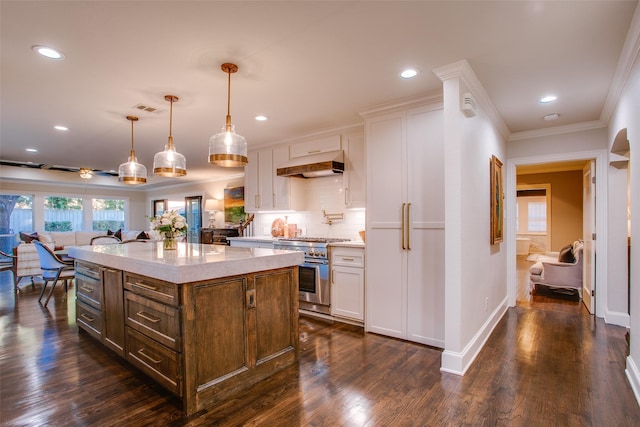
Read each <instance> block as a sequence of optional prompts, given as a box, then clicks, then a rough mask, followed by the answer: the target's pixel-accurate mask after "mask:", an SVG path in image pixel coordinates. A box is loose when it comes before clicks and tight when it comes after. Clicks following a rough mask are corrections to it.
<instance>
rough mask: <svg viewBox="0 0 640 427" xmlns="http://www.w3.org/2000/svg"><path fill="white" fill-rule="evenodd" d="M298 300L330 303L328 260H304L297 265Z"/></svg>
mask: <svg viewBox="0 0 640 427" xmlns="http://www.w3.org/2000/svg"><path fill="white" fill-rule="evenodd" d="M298 271H299V277H298V287H299V290H300V301H305V302H308V303H312V304H321V305H330V304H331V295H330V294H329V292H330V288H329V261H328V260H305V261H304V263H302V264H300V265H299V266H298Z"/></svg>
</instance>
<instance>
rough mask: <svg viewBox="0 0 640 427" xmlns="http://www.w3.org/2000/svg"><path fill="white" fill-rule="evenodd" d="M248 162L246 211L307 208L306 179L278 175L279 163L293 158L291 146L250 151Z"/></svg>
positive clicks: (246, 172)
mask: <svg viewBox="0 0 640 427" xmlns="http://www.w3.org/2000/svg"><path fill="white" fill-rule="evenodd" d="M248 160H249V163H248V164H247V166H245V211H247V212H256V211H270V210H304V209H305V205H306V196H305V192H304V188H303V183H302V182H300V181H298V180H294V179H290V178H287V177H280V176H277V175H276V169H277V167H278V165H279V164H282V163H284V162H285V161H287V160H289V146H288V145H283V146H280V147H275V148H266V149H262V150H258V151H250V152H249V153H248Z"/></svg>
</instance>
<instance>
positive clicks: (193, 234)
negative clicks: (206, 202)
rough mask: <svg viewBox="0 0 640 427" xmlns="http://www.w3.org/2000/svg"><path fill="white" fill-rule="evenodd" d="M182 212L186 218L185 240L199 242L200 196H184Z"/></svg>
mask: <svg viewBox="0 0 640 427" xmlns="http://www.w3.org/2000/svg"><path fill="white" fill-rule="evenodd" d="M184 212H185V218H186V219H187V225H188V229H187V242H188V243H200V228H202V196H190V197H185V198H184Z"/></svg>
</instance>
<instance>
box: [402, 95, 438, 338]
mask: <svg viewBox="0 0 640 427" xmlns="http://www.w3.org/2000/svg"><path fill="white" fill-rule="evenodd" d="M442 120H443V119H442V110H433V108H427V107H421V108H416V109H412V110H409V111H408V112H407V153H408V156H407V160H408V164H407V171H408V173H409V180H408V183H407V191H408V200H409V201H410V202H411V208H410V212H409V214H410V221H409V224H408V225H409V227H410V229H409V237H410V241H409V245H410V249H409V250H407V268H408V271H407V339H409V340H411V341H415V342H420V343H423V344H428V345H432V346H436V347H444V166H443V164H444V145H443V140H444V139H443V121H442Z"/></svg>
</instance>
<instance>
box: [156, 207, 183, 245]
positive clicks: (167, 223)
mask: <svg viewBox="0 0 640 427" xmlns="http://www.w3.org/2000/svg"><path fill="white" fill-rule="evenodd" d="M150 221H151V229H152V230H155V231H157V232H158V233H159V234H160V235H161V236H162V237H163V238H165V239H173V238H176V237H178V236H182V234H184V233H186V232H187V220H186V218H185V217H183V216H182V215H180V214H179V213H177V212H176V211H167V212H165V213H163V214H162V215H157V216H154V217H152V218H151V220H150Z"/></svg>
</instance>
